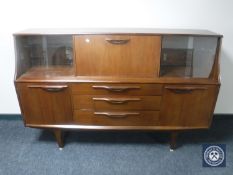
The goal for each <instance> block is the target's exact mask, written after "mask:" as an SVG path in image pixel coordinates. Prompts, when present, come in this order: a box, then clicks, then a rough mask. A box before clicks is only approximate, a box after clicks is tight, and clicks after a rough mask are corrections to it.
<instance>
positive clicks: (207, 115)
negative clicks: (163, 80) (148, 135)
mask: <svg viewBox="0 0 233 175" xmlns="http://www.w3.org/2000/svg"><path fill="white" fill-rule="evenodd" d="M218 90H219V86H215V85H166V86H165V87H164V95H163V98H162V106H161V113H160V114H161V115H160V124H161V126H177V127H190V128H192V127H193V128H197V127H200V128H208V127H209V125H210V123H211V120H212V115H213V112H214V107H215V103H216V99H217V95H218Z"/></svg>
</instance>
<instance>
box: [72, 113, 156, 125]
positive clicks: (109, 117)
mask: <svg viewBox="0 0 233 175" xmlns="http://www.w3.org/2000/svg"><path fill="white" fill-rule="evenodd" d="M74 121H75V123H77V124H82V125H101V126H146V125H147V126H153V125H158V124H159V123H158V122H159V111H126V112H95V111H91V110H75V112H74Z"/></svg>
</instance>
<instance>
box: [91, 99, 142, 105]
mask: <svg viewBox="0 0 233 175" xmlns="http://www.w3.org/2000/svg"><path fill="white" fill-rule="evenodd" d="M93 100H94V101H105V102H108V103H111V104H124V103H128V102H130V101H140V100H141V99H140V98H93Z"/></svg>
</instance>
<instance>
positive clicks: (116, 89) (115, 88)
mask: <svg viewBox="0 0 233 175" xmlns="http://www.w3.org/2000/svg"><path fill="white" fill-rule="evenodd" d="M92 88H94V89H105V90H108V91H111V92H122V91H126V90H130V89H140V86H92Z"/></svg>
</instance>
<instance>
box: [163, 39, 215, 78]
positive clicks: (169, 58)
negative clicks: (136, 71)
mask: <svg viewBox="0 0 233 175" xmlns="http://www.w3.org/2000/svg"><path fill="white" fill-rule="evenodd" d="M216 47H217V38H216V37H201V36H164V37H163V41H162V51H161V61H160V76H161V77H199V78H208V77H209V75H210V73H211V70H212V66H213V63H214V58H215V54H216Z"/></svg>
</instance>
